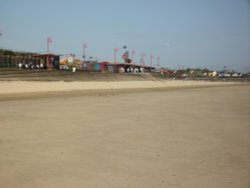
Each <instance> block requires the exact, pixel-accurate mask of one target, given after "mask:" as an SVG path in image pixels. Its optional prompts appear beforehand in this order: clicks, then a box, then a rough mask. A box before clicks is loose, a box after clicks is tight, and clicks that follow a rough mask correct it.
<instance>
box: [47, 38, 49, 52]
mask: <svg viewBox="0 0 250 188" xmlns="http://www.w3.org/2000/svg"><path fill="white" fill-rule="evenodd" d="M47 53H49V39H47Z"/></svg>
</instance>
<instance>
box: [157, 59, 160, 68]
mask: <svg viewBox="0 0 250 188" xmlns="http://www.w3.org/2000/svg"><path fill="white" fill-rule="evenodd" d="M159 68H160V56H158V57H157V69H159Z"/></svg>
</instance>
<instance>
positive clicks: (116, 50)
mask: <svg viewBox="0 0 250 188" xmlns="http://www.w3.org/2000/svg"><path fill="white" fill-rule="evenodd" d="M116 52H118V48H115V49H114V64H115V63H116Z"/></svg>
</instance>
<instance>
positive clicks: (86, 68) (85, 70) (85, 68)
mask: <svg viewBox="0 0 250 188" xmlns="http://www.w3.org/2000/svg"><path fill="white" fill-rule="evenodd" d="M87 70H88V67H87V63H83V71H84V72H87Z"/></svg>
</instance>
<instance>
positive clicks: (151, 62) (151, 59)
mask: <svg viewBox="0 0 250 188" xmlns="http://www.w3.org/2000/svg"><path fill="white" fill-rule="evenodd" d="M152 64H153V55H150V67H152Z"/></svg>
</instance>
